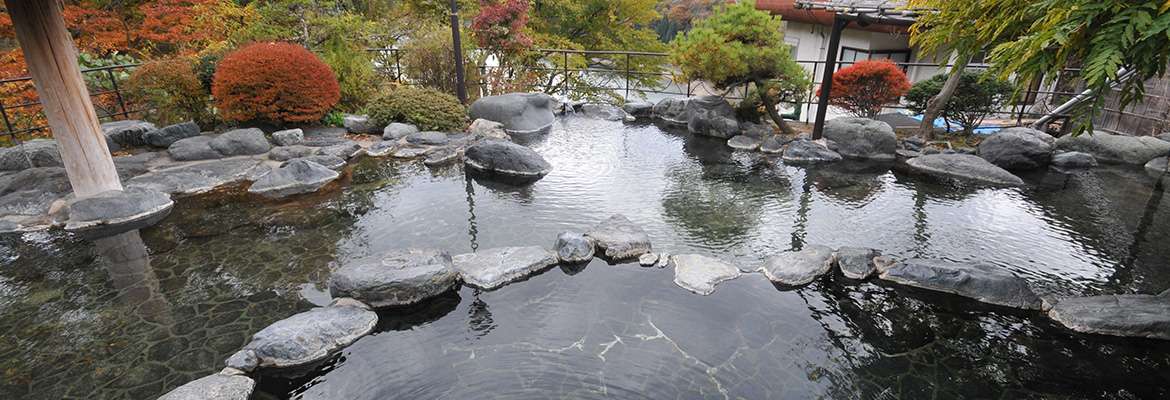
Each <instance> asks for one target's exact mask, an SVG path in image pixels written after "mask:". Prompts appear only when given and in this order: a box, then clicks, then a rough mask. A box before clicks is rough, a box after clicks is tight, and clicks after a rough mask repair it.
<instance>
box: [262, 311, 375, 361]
mask: <svg viewBox="0 0 1170 400" xmlns="http://www.w3.org/2000/svg"><path fill="white" fill-rule="evenodd" d="M377 324H378V315H377V314H375V313H374V312H373V311H369V310H366V309H363V308H360V307H350V306H345V307H320V308H314V309H312V310H309V311H305V312H303V313H300V314H297V315H293V316H291V317H288V318H285V319H282V320H280V321H276V322H275V323H273V324H272V325H269V326H268V327H267V328H264V329H262V330H260V332H256V334H255V335H252V341H251V342H250V343H248V345H247V346H244V350H251V351H252V352H253V353H254V354H255V355H256V358H257V360H258V365H259V366H260V367H277V368H286V367H296V366H302V365H306V364H309V363H313V362H315V361H320V360H322V359H324V358H325V357H328V356H329V354H331V353H332V352H333V351H335V350H338V349H340V348H342V347H345V346H348V345H349V344H350V343H353V342H354V341H356V340H358V338H361V337H362V336H365V335H366V334H367V333H370V332H371V331H373V330H374V327H375V326H376V325H377Z"/></svg>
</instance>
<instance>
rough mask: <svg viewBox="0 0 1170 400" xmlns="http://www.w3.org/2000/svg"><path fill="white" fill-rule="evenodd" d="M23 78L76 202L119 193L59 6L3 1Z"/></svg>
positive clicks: (34, 0) (23, 0)
mask: <svg viewBox="0 0 1170 400" xmlns="http://www.w3.org/2000/svg"><path fill="white" fill-rule="evenodd" d="M4 4H5V5H7V6H8V15H9V16H11V18H12V25H13V28H15V30H16V37H17V39H18V40H19V41H20V48H21V50H23V51H24V57H25V61H26V62H27V63H28V72H29V73H30V74H31V75H32V78H33V84H35V85H36V88H37V94H38V95H40V98H41V105H42V106H43V107H44V109H45V117H46V118H47V119H48V120H49V127H51V128H52V130H53V137H54V138H55V139H57V147H58V149H59V150H60V151H61V161H63V162H64V164H65V172H66V174H68V175H69V183H70V184H71V185H73V193H74V194H76V195H77V197H78V198H82V197H88V196H92V195H95V194H98V193H101V192H105V191H109V190H121V189H122V182H121V181H120V180H119V179H118V172H117V171H116V170H115V169H114V160H113V158H112V157H110V149H109V147H107V146H106V136H105V134H103V133H102V129H101V126H100V125H99V124H98V117H97V113H95V112H94V109H93V101H92V100H90V98H89V90H87V89H86V88H85V81H83V80H82V78H81V68H80V67H79V66H78V65H77V48H76V45H74V43H73V39H72V38H71V37H69V31H68V30H66V28H65V19H64V18H63V17H62V10H61V5H60V4H61V3H60V2H58V1H41V0H5V1H4Z"/></svg>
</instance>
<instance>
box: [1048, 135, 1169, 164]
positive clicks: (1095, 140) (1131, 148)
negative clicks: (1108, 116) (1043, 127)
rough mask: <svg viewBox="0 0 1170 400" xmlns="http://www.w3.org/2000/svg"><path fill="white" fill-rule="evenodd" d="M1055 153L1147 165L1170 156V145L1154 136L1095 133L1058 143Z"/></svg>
mask: <svg viewBox="0 0 1170 400" xmlns="http://www.w3.org/2000/svg"><path fill="white" fill-rule="evenodd" d="M1056 149H1057V150H1063V151H1079V152H1082V153H1089V154H1092V155H1093V157H1095V158H1096V159H1097V161H1099V162H1103V163H1113V164H1132V165H1144V164H1145V163H1148V162H1150V160H1153V159H1154V158H1156V157H1162V156H1165V155H1166V154H1167V152H1170V142H1167V141H1164V140H1160V139H1158V138H1155V137H1152V136H1121V135H1110V134H1108V133H1104V132H1093V133H1092V134H1087V133H1086V134H1083V135H1080V136H1077V137H1072V135H1067V136H1064V137H1061V138H1060V139H1057V140H1056Z"/></svg>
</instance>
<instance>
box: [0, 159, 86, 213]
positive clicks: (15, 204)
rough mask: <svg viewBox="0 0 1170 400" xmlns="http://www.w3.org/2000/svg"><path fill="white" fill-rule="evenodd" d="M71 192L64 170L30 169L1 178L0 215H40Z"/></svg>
mask: <svg viewBox="0 0 1170 400" xmlns="http://www.w3.org/2000/svg"><path fill="white" fill-rule="evenodd" d="M72 193H73V186H72V185H71V184H70V183H69V177H68V175H67V174H66V173H65V168H61V167H44V168H29V169H26V170H23V171H20V172H17V173H13V174H6V175H0V215H43V214H45V213H47V212H48V211H49V209H50V208H51V206H52V204H53V202H55V201H57V200H60V199H63V198H65V197H67V196H69V195H71V194H72Z"/></svg>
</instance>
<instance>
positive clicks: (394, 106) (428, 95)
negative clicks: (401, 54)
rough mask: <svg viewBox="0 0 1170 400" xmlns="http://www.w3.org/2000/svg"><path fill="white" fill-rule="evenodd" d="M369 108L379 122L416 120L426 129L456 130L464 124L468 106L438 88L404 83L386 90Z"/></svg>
mask: <svg viewBox="0 0 1170 400" xmlns="http://www.w3.org/2000/svg"><path fill="white" fill-rule="evenodd" d="M366 109H367V110H368V111H369V113H370V117H371V118H373V119H374V122H375V123H376V124H378V125H382V126H385V125H389V124H390V123H392V122H402V123H407V124H414V125H415V126H418V128H419V129H421V130H424V131H440V132H454V131H457V130H459V129H462V128H463V127H464V117H466V116H467V108H466V107H464V106H463V105H462V104H459V99H456V98H455V96H452V95H449V94H446V93H443V92H440V91H438V90H435V89H418V88H411V87H402V88H398V89H391V90H387V91H385V92H383V93H382V94H381V95H379V96H378V97H377V98H375V99H374V101H373V102H372V103H370V104H369V106H367V107H366Z"/></svg>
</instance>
